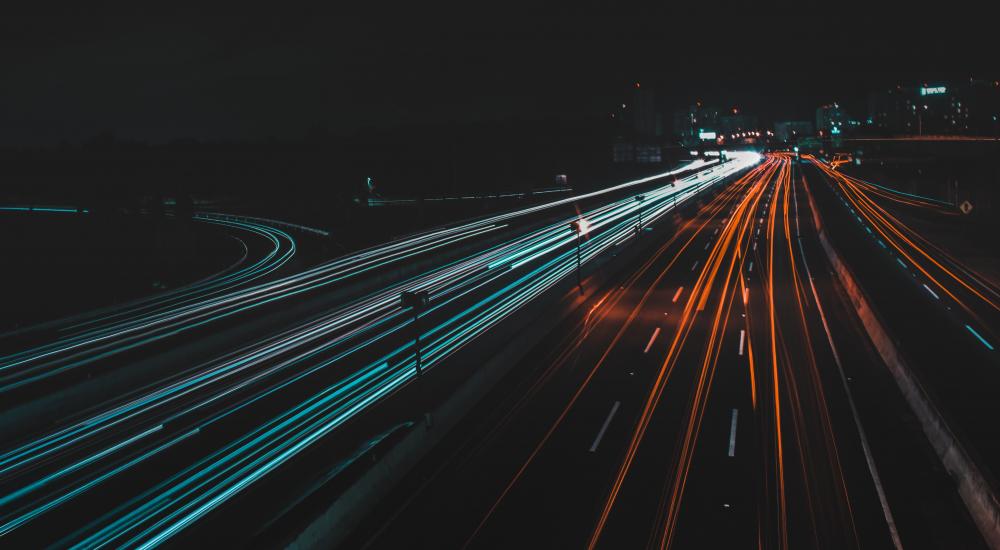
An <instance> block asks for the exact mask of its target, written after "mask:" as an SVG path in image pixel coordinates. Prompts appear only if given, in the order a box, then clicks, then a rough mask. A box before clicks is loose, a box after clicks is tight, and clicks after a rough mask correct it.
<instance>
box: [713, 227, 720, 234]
mask: <svg viewBox="0 0 1000 550" xmlns="http://www.w3.org/2000/svg"><path fill="white" fill-rule="evenodd" d="M712 234H713V235H718V234H719V228H718V227H716V228H715V233H712Z"/></svg>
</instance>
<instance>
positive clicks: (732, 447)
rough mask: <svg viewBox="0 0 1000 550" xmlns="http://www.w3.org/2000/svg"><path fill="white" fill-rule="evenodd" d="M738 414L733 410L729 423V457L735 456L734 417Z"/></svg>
mask: <svg viewBox="0 0 1000 550" xmlns="http://www.w3.org/2000/svg"><path fill="white" fill-rule="evenodd" d="M739 412H740V411H738V410H736V409H733V419H732V420H731V421H730V423H729V456H736V417H737V415H738V414H739Z"/></svg>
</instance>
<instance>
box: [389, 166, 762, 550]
mask: <svg viewBox="0 0 1000 550" xmlns="http://www.w3.org/2000/svg"><path fill="white" fill-rule="evenodd" d="M747 181H749V180H745V181H743V182H741V183H739V184H734V185H733V186H731V187H730V188H729V189H730V190H731V192H730V193H726V194H724V195H722V198H720V199H717V200H716V202H714V203H713V204H712V205H710V206H708V207H707V209H706V213H704V214H703V215H702V216H700V217H699V218H698V219H696V220H695V221H693V222H691V223H689V224H688V225H686V226H685V229H684V230H683V231H681V232H680V233H678V235H677V237H676V238H675V239H672V240H671V241H670V242H668V243H666V245H665V246H664V247H663V248H662V249H661V250H659V251H658V252H657V253H656V254H654V255H653V260H652V261H651V263H650V264H648V265H647V266H644V269H640V270H639V272H638V273H637V274H636V275H633V276H632V277H630V278H629V280H628V281H626V282H625V283H624V284H623V285H621V287H622V288H621V289H619V290H614V289H612V294H611V296H610V297H609V298H608V299H605V300H603V301H601V300H595V302H596V303H595V305H594V306H591V307H593V308H594V309H593V310H592V314H591V315H590V317H589V322H588V324H587V325H586V326H582V327H578V328H579V329H580V330H582V331H583V332H582V333H581V332H573V333H571V334H572V335H573V337H572V338H570V337H569V336H564V335H562V334H560V335H558V338H559V339H560V340H561V339H563V338H565V339H566V340H568V342H567V343H566V344H567V345H565V346H560V347H559V348H554V349H553V352H552V356H554V357H550V356H540V357H539V358H538V359H537V360H536V361H537V362H535V361H532V365H531V366H530V368H531V369H537V370H538V371H540V372H542V373H543V375H542V376H541V377H540V381H539V382H538V383H537V384H536V383H534V379H532V382H526V383H525V385H526V386H527V387H526V388H518V389H517V390H515V391H514V392H512V394H513V395H514V396H516V397H514V398H512V399H513V400H514V406H513V410H511V412H509V413H506V414H505V417H504V418H502V419H501V423H500V425H499V426H489V427H481V428H477V429H474V430H473V432H474V433H479V432H481V431H482V432H486V433H488V434H489V436H488V437H487V438H486V439H485V441H481V442H475V443H469V447H468V448H464V449H460V451H459V453H458V454H457V455H456V456H454V457H451V458H450V461H447V462H445V463H444V464H445V465H444V466H442V470H441V471H440V472H438V473H439V475H440V476H441V477H440V481H435V484H434V487H435V488H438V489H439V490H440V491H441V493H440V494H437V493H436V491H435V492H433V493H432V491H431V490H429V491H428V492H427V493H426V494H427V496H426V497H423V496H422V497H421V500H420V501H415V502H414V503H412V504H411V505H410V506H408V507H407V508H406V509H405V510H404V511H403V512H402V513H401V514H400V515H399V516H397V517H396V518H395V521H394V523H393V525H392V529H391V530H386V531H382V532H381V533H380V534H379V538H377V539H376V544H375V546H376V547H391V546H393V545H395V544H397V543H401V542H402V541H403V540H404V538H407V537H413V539H412V540H416V541H418V542H420V543H421V544H424V545H429V546H438V547H457V546H460V545H461V544H462V543H463V541H464V540H465V539H466V538H467V537H469V535H470V534H472V531H473V530H474V529H475V526H476V525H477V523H478V522H479V521H480V520H481V519H482V518H483V516H484V515H485V514H486V513H487V512H489V511H490V508H491V506H492V505H493V504H496V507H495V508H494V509H493V510H492V512H491V513H490V517H489V521H486V522H484V523H483V526H482V530H481V531H480V532H479V533H477V536H476V537H475V540H476V541H480V545H482V546H490V545H500V546H503V545H518V544H528V543H530V544H535V545H545V544H556V545H558V546H574V545H575V546H580V545H583V544H585V543H586V539H587V537H588V536H589V533H588V532H587V531H588V529H589V526H591V525H592V522H593V514H594V511H595V505H596V504H597V503H598V502H600V501H601V500H602V497H603V494H602V493H604V491H605V490H606V485H605V483H606V481H607V480H606V479H605V478H606V477H607V475H608V474H610V473H611V472H612V471H613V469H614V461H615V459H616V457H617V456H618V454H617V450H620V449H621V448H622V446H623V444H624V442H626V441H627V439H626V438H627V435H628V432H627V427H628V426H630V425H631V423H632V421H633V420H634V419H635V418H636V416H637V414H638V413H639V412H640V411H641V404H642V397H643V393H644V392H645V391H646V390H647V389H648V388H649V387H650V385H651V384H652V382H653V380H654V379H655V375H656V371H657V367H658V366H659V365H660V360H661V357H662V354H663V353H664V352H665V350H666V348H667V347H668V345H669V338H671V337H672V336H673V334H674V333H675V332H676V329H677V326H678V324H679V322H680V321H679V320H680V319H681V317H682V316H683V312H684V309H685V304H687V303H689V297H690V289H691V288H692V285H693V284H694V283H696V282H697V280H698V278H699V277H700V276H701V273H702V270H700V269H698V267H697V265H696V263H700V264H702V265H703V264H704V262H705V258H706V256H707V252H706V250H705V246H706V243H710V242H711V241H712V240H714V239H716V238H717V233H716V231H717V230H719V229H721V226H720V224H719V221H720V219H721V218H722V217H723V216H724V215H725V211H726V210H727V209H728V207H729V206H731V205H732V204H733V202H734V201H735V200H736V199H737V198H738V197H739V195H740V192H741V191H745V188H746V187H747V185H748V183H747ZM667 281H669V283H668V282H667ZM595 306H596V307H595ZM657 329H660V333H659V334H657V337H656V338H653V334H654V333H656V331H657ZM650 342H652V344H650ZM647 346H648V347H649V351H648V352H646V353H642V352H643V350H645V349H646V348H647ZM546 347H548V346H545V345H543V346H541V348H542V349H546ZM567 403H569V406H567ZM615 403H620V405H619V406H618V407H617V409H615V413H614V415H613V416H612V415H611V413H610V411H611V410H612V409H614V408H615ZM560 414H562V415H564V416H561V417H560ZM609 417H611V419H610V422H608V418H609ZM606 422H607V423H608V426H609V427H608V428H607V429H606V430H602V427H603V426H604V424H605V423H606ZM550 430H551V433H547V432H549V431H550ZM602 432H603V433H602ZM598 434H600V435H601V437H600V438H598ZM665 437H667V438H668V439H669V436H665ZM595 444H596V448H595V451H594V452H592V453H591V452H590V451H589V449H590V448H594V447H595ZM533 452H534V454H532V453H533ZM525 458H529V460H528V461H527V462H522V461H524V460H525ZM498 465H503V467H500V468H498V467H497V466H498ZM521 468H523V472H522V473H521V475H519V476H516V482H515V483H512V484H511V485H510V488H509V492H508V493H507V494H506V495H505V497H504V498H503V499H501V500H500V501H496V500H495V499H496V498H497V496H498V495H500V494H502V493H503V491H504V489H505V484H506V483H508V482H509V481H511V476H512V474H513V473H514V472H517V471H518V470H519V469H521ZM593 472H601V474H596V475H595V474H594V473H593ZM452 475H454V476H455V478H451V476H452ZM449 489H451V490H454V491H457V492H458V493H459V494H457V495H455V494H449ZM423 498H427V499H429V502H425V501H423V500H422V499H423ZM653 508H655V502H654V506H653ZM420 510H434V511H435V512H434V515H435V516H436V517H437V516H438V514H440V517H444V518H448V519H447V520H446V521H447V522H448V525H449V528H447V529H428V528H419V527H417V526H415V525H414V524H415V523H421V524H430V523H429V522H431V521H435V520H434V519H433V518H428V517H425V516H424V515H423V514H419V513H418V511H420ZM635 511H636V512H637V513H641V514H650V513H651V512H649V511H648V510H639V509H638V507H636V510H635ZM411 514H413V515H412V516H411ZM437 521H440V520H437ZM397 522H398V523H399V525H397V524H396V523H397ZM647 534H648V530H643V531H641V532H636V533H633V535H634V536H635V537H638V538H636V539H633V540H632V541H631V542H635V541H636V540H641V541H645V537H646V535H647ZM529 537H531V538H529Z"/></svg>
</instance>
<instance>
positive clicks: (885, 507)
mask: <svg viewBox="0 0 1000 550" xmlns="http://www.w3.org/2000/svg"><path fill="white" fill-rule="evenodd" d="M810 207H811V205H810ZM798 243H799V254H800V255H801V256H802V264H803V265H804V266H805V268H806V277H807V278H808V279H809V288H810V290H812V295H813V300H815V301H816V310H817V311H818V312H819V320H820V321H822V323H823V332H825V333H826V341H827V342H829V344H830V352H831V354H832V355H833V362H834V363H835V364H836V365H837V371H838V372H839V374H840V383H841V384H842V385H843V386H844V393H846V394H847V404H848V406H849V407H850V409H851V416H852V417H853V418H854V425H855V427H857V429H858V438H859V439H861V450H862V451H864V455H865V462H866V463H867V465H868V473H870V474H871V476H872V482H873V483H874V484H875V493H876V494H878V500H879V504H880V505H881V506H882V515H883V516H884V517H885V522H886V525H887V526H888V527H889V536H890V537H891V538H892V544H893V546H895V547H896V550H903V542H902V541H901V540H900V538H899V532H898V531H897V530H896V520H895V518H893V516H892V510H890V509H889V501H888V499H887V498H886V496H885V488H884V487H882V479H881V478H880V477H879V475H878V467H876V466H875V459H874V458H873V457H872V450H871V447H869V446H868V436H867V435H865V429H864V426H862V425H861V416H860V415H859V414H858V409H857V407H856V406H855V405H854V396H853V395H852V394H851V387H850V386H849V385H848V384H847V375H846V374H845V373H844V366H843V364H841V362H840V354H839V353H837V346H836V345H835V344H834V343H833V335H832V334H830V325H829V324H827V322H826V314H825V313H823V304H821V303H820V301H819V293H817V292H816V285H815V284H813V276H812V272H811V270H810V269H809V262H808V261H807V260H806V251H805V249H804V248H802V240H801V239H798Z"/></svg>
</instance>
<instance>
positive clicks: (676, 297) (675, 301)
mask: <svg viewBox="0 0 1000 550" xmlns="http://www.w3.org/2000/svg"><path fill="white" fill-rule="evenodd" d="M683 290H684V287H678V288H677V292H675V293H674V299H673V300H671V301H672V302H674V303H677V299H678V298H680V297H681V291H683ZM664 315H666V314H665V313H664Z"/></svg>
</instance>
